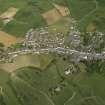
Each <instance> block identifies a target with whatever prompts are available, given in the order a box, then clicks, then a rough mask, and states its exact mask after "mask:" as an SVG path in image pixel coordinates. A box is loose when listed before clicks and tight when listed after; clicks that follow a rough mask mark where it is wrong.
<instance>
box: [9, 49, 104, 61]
mask: <svg viewBox="0 0 105 105" xmlns="http://www.w3.org/2000/svg"><path fill="white" fill-rule="evenodd" d="M29 53H31V54H40V53H57V54H61V55H71V56H73V57H76V58H77V59H80V60H92V59H94V60H97V59H100V60H104V59H105V55H104V54H103V53H88V52H80V51H77V50H72V49H69V48H61V47H57V48H45V49H39V50H35V49H32V50H28V49H25V50H20V51H16V52H10V53H8V55H9V56H11V57H13V58H14V57H16V56H19V55H23V54H29Z"/></svg>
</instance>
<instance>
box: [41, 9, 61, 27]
mask: <svg viewBox="0 0 105 105" xmlns="http://www.w3.org/2000/svg"><path fill="white" fill-rule="evenodd" d="M42 16H43V18H44V19H45V20H46V22H47V23H48V25H51V24H53V23H55V22H57V21H58V20H60V19H61V18H62V16H61V15H60V13H59V12H58V11H57V9H52V10H50V11H48V12H46V13H43V14H42Z"/></svg>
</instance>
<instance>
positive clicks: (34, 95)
mask: <svg viewBox="0 0 105 105" xmlns="http://www.w3.org/2000/svg"><path fill="white" fill-rule="evenodd" d="M44 62H45V61H43V63H44ZM69 64H70V62H68V61H67V60H65V59H64V58H63V57H57V56H56V57H55V60H54V61H53V62H51V63H50V65H49V66H47V67H46V69H45V70H42V69H40V68H35V67H23V68H20V69H18V70H16V71H14V72H12V73H7V72H5V71H3V70H0V94H1V95H0V100H1V101H0V105H14V104H15V105H33V104H34V105H42V104H43V105H104V104H105V101H104V100H105V93H104V91H105V85H104V81H105V77H104V74H102V73H99V72H96V71H95V68H94V67H92V66H93V65H94V64H93V65H90V67H91V68H92V70H94V71H93V72H91V73H90V72H89V71H88V72H86V71H85V72H84V71H81V72H78V73H76V74H72V75H68V76H66V75H65V74H64V71H65V68H66V67H67V66H68V65H69ZM71 64H72V63H71ZM84 64H85V63H84ZM102 65H103V64H102ZM81 66H83V65H81ZM85 66H86V67H85V69H86V70H87V67H88V66H89V65H86V64H85ZM75 68H76V69H78V67H77V66H75ZM91 68H90V71H91ZM88 69H89V68H88ZM99 69H100V68H99ZM103 69H104V68H103ZM1 87H2V90H1ZM57 88H60V90H58V91H56V89H57Z"/></svg>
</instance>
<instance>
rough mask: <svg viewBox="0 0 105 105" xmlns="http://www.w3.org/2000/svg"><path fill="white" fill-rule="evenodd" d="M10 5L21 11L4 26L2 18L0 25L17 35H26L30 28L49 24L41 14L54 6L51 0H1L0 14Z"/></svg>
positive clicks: (4, 29)
mask: <svg viewBox="0 0 105 105" xmlns="http://www.w3.org/2000/svg"><path fill="white" fill-rule="evenodd" d="M10 7H15V8H18V9H19V11H18V12H17V14H16V15H15V17H14V19H13V20H12V21H10V22H9V23H7V24H6V25H4V26H3V24H2V20H1V19H0V27H1V29H2V30H3V31H5V32H7V33H9V34H12V35H15V36H16V37H23V36H25V33H26V32H27V31H28V30H29V29H30V28H33V27H35V28H38V27H43V26H45V25H47V24H46V21H45V20H44V19H43V17H42V16H41V14H42V13H44V12H47V11H49V10H51V9H53V8H54V7H53V5H52V4H51V3H50V1H49V0H40V1H37V0H33V1H31V0H9V1H8V0H0V14H2V13H3V12H5V11H7V9H8V8H10Z"/></svg>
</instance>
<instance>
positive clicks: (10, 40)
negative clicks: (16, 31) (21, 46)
mask: <svg viewBox="0 0 105 105" xmlns="http://www.w3.org/2000/svg"><path fill="white" fill-rule="evenodd" d="M21 41H22V39H21V38H16V37H14V36H12V35H9V34H8V33H6V32H3V31H0V42H1V43H3V44H4V45H5V46H6V47H9V46H11V45H12V44H15V43H19V42H21Z"/></svg>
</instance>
